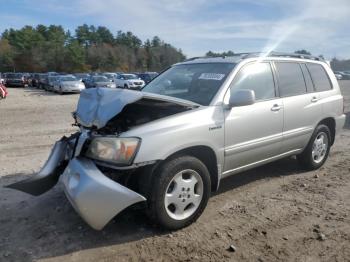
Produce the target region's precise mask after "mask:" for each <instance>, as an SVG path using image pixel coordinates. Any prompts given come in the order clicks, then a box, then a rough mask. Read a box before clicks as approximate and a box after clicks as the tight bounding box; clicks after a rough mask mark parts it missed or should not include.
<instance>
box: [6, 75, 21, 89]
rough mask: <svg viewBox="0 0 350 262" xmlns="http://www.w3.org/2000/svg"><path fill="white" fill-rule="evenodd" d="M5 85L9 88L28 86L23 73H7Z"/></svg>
mask: <svg viewBox="0 0 350 262" xmlns="http://www.w3.org/2000/svg"><path fill="white" fill-rule="evenodd" d="M5 85H6V86H7V87H10V86H11V87H24V86H25V85H26V81H25V78H24V75H23V74H22V73H7V74H6V79H5Z"/></svg>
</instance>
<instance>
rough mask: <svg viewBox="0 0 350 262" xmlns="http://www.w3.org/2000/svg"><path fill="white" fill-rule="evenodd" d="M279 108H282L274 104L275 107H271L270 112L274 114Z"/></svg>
mask: <svg viewBox="0 0 350 262" xmlns="http://www.w3.org/2000/svg"><path fill="white" fill-rule="evenodd" d="M281 108H282V107H281V106H280V105H278V104H275V105H273V107H271V111H274V112H276V111H280V110H281Z"/></svg>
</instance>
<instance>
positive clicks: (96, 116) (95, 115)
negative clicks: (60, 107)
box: [76, 88, 199, 129]
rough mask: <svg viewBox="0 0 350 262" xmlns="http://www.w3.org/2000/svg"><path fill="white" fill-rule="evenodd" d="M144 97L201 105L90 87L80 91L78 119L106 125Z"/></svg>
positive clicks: (80, 121)
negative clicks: (126, 107) (128, 106)
mask: <svg viewBox="0 0 350 262" xmlns="http://www.w3.org/2000/svg"><path fill="white" fill-rule="evenodd" d="M142 98H148V99H153V100H156V101H168V102H172V103H174V104H179V105H185V106H190V107H198V106H199V105H198V104H196V103H193V102H190V101H187V100H182V99H177V98H172V97H168V96H162V95H156V94H151V93H146V92H140V91H133V90H128V89H110V88H90V89H85V90H83V91H82V92H81V93H80V98H79V101H78V107H77V111H76V119H77V121H78V123H79V124H81V125H83V126H85V127H96V128H98V129H99V128H102V127H104V126H105V125H106V124H107V122H108V121H109V120H111V119H112V118H113V117H114V116H116V115H118V114H119V113H120V112H121V111H122V110H123V108H124V107H125V106H126V105H128V104H131V103H134V102H136V101H138V100H141V99H142Z"/></svg>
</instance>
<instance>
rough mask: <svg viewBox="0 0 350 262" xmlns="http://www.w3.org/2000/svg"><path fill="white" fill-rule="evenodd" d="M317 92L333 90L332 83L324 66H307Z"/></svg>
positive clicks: (309, 64)
mask: <svg viewBox="0 0 350 262" xmlns="http://www.w3.org/2000/svg"><path fill="white" fill-rule="evenodd" d="M307 68H308V69H309V71H310V74H311V78H312V81H313V82H314V85H315V89H316V91H327V90H331V89H332V85H331V81H330V80H329V78H328V75H327V73H326V71H325V70H324V68H323V66H321V65H319V64H311V63H308V64H307Z"/></svg>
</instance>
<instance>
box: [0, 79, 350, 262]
mask: <svg viewBox="0 0 350 262" xmlns="http://www.w3.org/2000/svg"><path fill="white" fill-rule="evenodd" d="M341 85H342V90H343V94H344V95H345V96H346V102H347V107H346V111H347V112H349V111H350V81H342V82H341ZM9 93H10V95H9V97H8V99H6V100H3V101H0V125H1V132H0V134H1V136H0V261H192V260H194V261H197V260H198V261H350V175H349V173H350V150H349V148H350V114H349V113H348V119H347V124H346V126H345V129H344V130H343V132H342V134H340V136H339V137H338V139H337V141H336V144H335V146H334V147H333V148H332V150H331V154H330V158H329V159H328V161H327V162H326V164H325V166H324V167H322V168H321V169H320V170H318V171H315V172H307V173H305V172H302V171H301V170H300V169H298V166H297V163H296V160H295V159H293V158H289V159H284V160H281V161H279V162H277V163H274V164H270V165H266V166H264V167H260V168H258V169H255V170H252V171H249V172H245V173H242V174H239V175H236V176H234V177H231V178H228V179H226V180H224V181H223V182H222V184H221V187H220V191H219V192H218V193H217V194H215V195H214V196H213V197H212V198H211V200H210V201H209V204H208V207H207V209H206V210H205V212H204V214H203V215H202V217H201V218H200V219H199V220H198V221H197V223H195V224H193V225H191V226H189V227H188V228H185V229H183V230H179V231H177V232H167V231H163V230H160V229H159V228H157V227H155V226H154V225H152V224H151V222H150V221H149V220H147V218H146V217H145V215H144V213H143V212H142V211H138V210H127V211H125V212H123V213H122V214H120V215H119V216H118V217H116V218H115V220H113V221H112V222H111V223H110V224H109V225H108V226H107V227H106V228H105V229H104V230H103V231H94V230H92V229H90V228H89V227H88V226H87V225H86V224H85V223H84V222H83V221H82V220H81V218H80V217H79V216H78V215H77V214H76V213H75V211H74V210H73V208H72V207H71V205H70V204H69V202H68V201H67V200H66V198H65V196H64V194H63V192H62V189H61V186H60V185H57V186H56V187H55V188H54V189H53V190H51V191H49V192H48V193H46V194H44V195H42V196H40V197H32V196H30V195H26V194H24V193H21V192H17V191H14V190H10V189H5V188H2V186H4V185H7V184H10V183H12V182H15V181H19V180H21V179H23V178H26V177H28V176H30V175H32V174H33V173H35V172H37V171H38V170H39V169H40V167H41V166H42V165H43V163H44V162H45V160H46V158H47V156H48V154H49V152H50V149H51V147H52V145H53V143H54V142H55V141H56V140H57V139H59V138H60V137H61V136H62V135H64V134H66V135H69V134H70V132H72V131H74V128H73V127H72V126H71V123H72V118H71V115H70V112H72V111H73V110H74V108H75V106H76V102H77V99H78V95H64V96H59V95H55V94H49V93H45V92H43V91H38V90H35V89H10V90H9ZM230 245H234V246H235V247H236V252H230V251H229V250H228V248H229V247H230Z"/></svg>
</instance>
